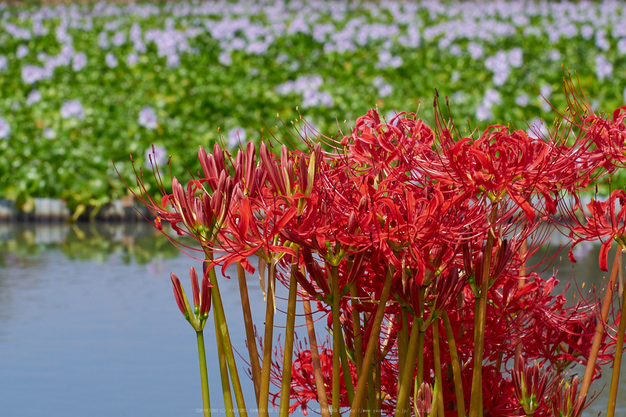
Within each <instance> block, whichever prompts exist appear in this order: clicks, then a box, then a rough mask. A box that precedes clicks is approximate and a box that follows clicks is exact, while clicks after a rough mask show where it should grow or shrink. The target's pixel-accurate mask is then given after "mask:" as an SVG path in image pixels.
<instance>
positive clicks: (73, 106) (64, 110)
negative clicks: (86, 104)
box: [61, 100, 85, 120]
mask: <svg viewBox="0 0 626 417" xmlns="http://www.w3.org/2000/svg"><path fill="white" fill-rule="evenodd" d="M61 117H62V118H63V119H69V118H70V117H75V118H77V119H80V120H82V119H84V118H85V113H84V112H83V105H82V104H80V101H78V100H69V101H66V102H65V104H63V106H62V107H61Z"/></svg>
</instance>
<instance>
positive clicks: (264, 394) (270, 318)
mask: <svg viewBox="0 0 626 417" xmlns="http://www.w3.org/2000/svg"><path fill="white" fill-rule="evenodd" d="M268 265H269V277H268V284H267V303H266V305H265V333H264V336H263V337H264V338H263V364H262V368H261V390H260V395H259V416H260V417H269V410H268V405H269V396H270V376H271V369H272V343H273V338H274V308H275V306H274V303H275V302H276V300H275V294H274V286H275V283H276V264H275V263H274V262H270V263H269V264H268Z"/></svg>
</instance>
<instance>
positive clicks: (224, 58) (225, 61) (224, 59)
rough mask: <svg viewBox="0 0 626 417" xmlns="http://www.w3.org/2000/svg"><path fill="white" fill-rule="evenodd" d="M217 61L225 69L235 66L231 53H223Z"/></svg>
mask: <svg viewBox="0 0 626 417" xmlns="http://www.w3.org/2000/svg"><path fill="white" fill-rule="evenodd" d="M217 61H218V62H219V63H220V64H222V65H224V66H225V67H229V66H231V65H232V64H233V57H232V56H231V55H230V53H228V52H226V51H223V52H222V53H220V56H219V57H218V58H217Z"/></svg>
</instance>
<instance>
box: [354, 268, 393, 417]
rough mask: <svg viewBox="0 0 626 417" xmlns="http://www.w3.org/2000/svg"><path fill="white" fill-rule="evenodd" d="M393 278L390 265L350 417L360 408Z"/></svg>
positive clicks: (355, 414)
mask: <svg viewBox="0 0 626 417" xmlns="http://www.w3.org/2000/svg"><path fill="white" fill-rule="evenodd" d="M392 278H393V271H392V270H391V267H389V268H388V269H387V277H386V279H385V284H384V285H383V291H382V293H381V295H380V301H379V302H378V308H377V309H376V316H375V317H374V323H372V331H371V333H370V338H369V340H368V342H367V349H366V350H365V356H364V360H363V366H362V369H361V377H360V378H359V380H358V382H357V387H356V393H355V395H354V402H353V403H352V409H351V410H350V417H356V416H357V414H359V412H360V410H361V404H362V403H363V399H364V397H365V388H366V385H367V384H366V378H365V377H364V376H366V375H367V374H369V373H370V367H371V365H372V355H373V354H374V349H378V336H379V332H380V325H381V324H382V322H383V316H384V314H385V306H386V305H387V298H389V291H390V290H391V281H392Z"/></svg>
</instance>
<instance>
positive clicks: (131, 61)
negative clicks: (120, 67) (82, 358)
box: [126, 52, 139, 67]
mask: <svg viewBox="0 0 626 417" xmlns="http://www.w3.org/2000/svg"><path fill="white" fill-rule="evenodd" d="M137 62H139V55H137V54H136V53H134V52H132V53H130V54H128V58H126V65H127V66H129V67H132V66H133V65H135V64H136V63H137Z"/></svg>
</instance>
